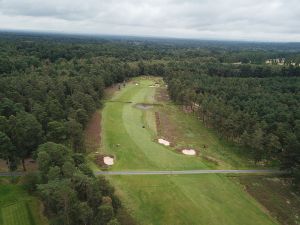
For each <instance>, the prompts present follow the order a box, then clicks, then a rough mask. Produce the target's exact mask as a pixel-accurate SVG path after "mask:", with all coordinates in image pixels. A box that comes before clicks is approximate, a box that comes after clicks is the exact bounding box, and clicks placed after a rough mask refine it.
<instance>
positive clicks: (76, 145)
mask: <svg viewBox="0 0 300 225" xmlns="http://www.w3.org/2000/svg"><path fill="white" fill-rule="evenodd" d="M66 126H67V130H68V138H69V140H70V141H71V146H72V148H73V149H74V150H75V151H77V152H78V151H81V150H82V148H83V130H82V126H81V124H80V123H78V122H76V121H75V120H70V121H68V122H67V124H66Z"/></svg>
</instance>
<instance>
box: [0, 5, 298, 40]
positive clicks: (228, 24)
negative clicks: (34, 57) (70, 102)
mask: <svg viewBox="0 0 300 225" xmlns="http://www.w3.org/2000/svg"><path fill="white" fill-rule="evenodd" d="M0 29H13V30H16V29H17V30H35V31H54V32H64V33H86V34H117V35H136V36H156V37H159V36H161V37H181V38H199V39H226V40H250V41H300V1H299V0H105V1H104V0H0Z"/></svg>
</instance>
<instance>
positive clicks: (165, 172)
mask: <svg viewBox="0 0 300 225" xmlns="http://www.w3.org/2000/svg"><path fill="white" fill-rule="evenodd" d="M226 173H227V174H228V173H231V174H283V173H285V172H284V171H279V170H161V171H97V172H95V174H96V175H185V174H226ZM25 174H26V173H25V172H13V173H9V172H2V173H0V177H10V176H14V177H17V176H22V175H25Z"/></svg>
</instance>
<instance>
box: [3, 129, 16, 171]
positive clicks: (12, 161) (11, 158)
mask: <svg viewBox="0 0 300 225" xmlns="http://www.w3.org/2000/svg"><path fill="white" fill-rule="evenodd" d="M15 150H16V149H15V146H14V145H13V144H12V142H11V140H10V138H9V137H8V136H7V135H6V134H5V133H3V132H1V131H0V158H2V159H5V160H6V161H7V164H8V166H9V169H10V170H15V169H16V166H17V157H16V151H15Z"/></svg>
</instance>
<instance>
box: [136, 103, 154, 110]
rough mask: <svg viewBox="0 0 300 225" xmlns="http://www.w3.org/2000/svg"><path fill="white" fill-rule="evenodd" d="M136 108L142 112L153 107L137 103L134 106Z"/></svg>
mask: <svg viewBox="0 0 300 225" xmlns="http://www.w3.org/2000/svg"><path fill="white" fill-rule="evenodd" d="M134 106H135V107H136V108H138V109H142V110H148V109H152V108H153V105H151V104H145V103H138V104H135V105H134Z"/></svg>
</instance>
